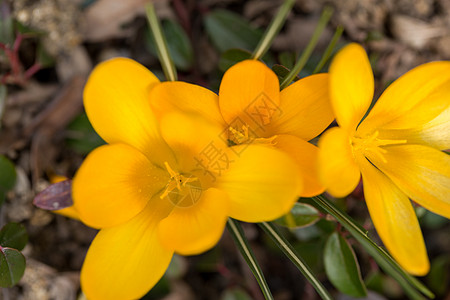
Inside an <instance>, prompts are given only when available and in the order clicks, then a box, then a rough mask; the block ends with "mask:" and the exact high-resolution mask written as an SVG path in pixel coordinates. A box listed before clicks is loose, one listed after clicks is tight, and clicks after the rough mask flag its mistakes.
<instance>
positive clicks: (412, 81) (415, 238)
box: [319, 44, 450, 275]
mask: <svg viewBox="0 0 450 300" xmlns="http://www.w3.org/2000/svg"><path fill="white" fill-rule="evenodd" d="M329 74H330V97H331V103H332V106H333V110H334V113H335V116H336V120H337V122H338V124H339V127H334V128H332V129H330V130H328V131H326V132H325V133H324V135H323V136H322V137H321V139H320V141H319V148H320V152H319V175H320V178H321V180H322V182H323V183H324V185H325V187H326V188H327V190H328V192H329V193H330V194H332V195H333V196H335V197H343V196H346V195H348V194H349V193H350V192H351V191H353V189H354V188H355V187H356V186H357V184H358V183H359V181H360V177H361V175H362V181H363V185H364V195H365V199H366V203H367V207H368V209H369V213H370V216H371V218H372V221H373V223H374V225H375V228H376V230H377V232H378V234H379V236H380V237H381V239H382V240H383V243H384V245H385V246H386V248H387V249H388V250H389V252H390V253H391V254H392V256H393V257H394V258H395V259H396V260H397V261H398V262H399V264H400V265H401V266H403V267H404V268H405V269H406V270H407V271H408V272H410V273H411V274H414V275H425V274H426V273H427V272H428V271H429V261H428V257H427V253H426V248H425V244H424V241H423V237H422V234H421V230H420V227H419V223H418V221H417V217H416V215H415V212H414V209H413V206H412V205H411V202H410V200H409V199H411V200H413V201H415V202H417V203H418V204H420V205H422V206H423V207H425V208H427V209H428V210H430V211H432V212H434V213H436V214H439V215H442V216H444V217H447V218H449V217H450V156H449V155H448V154H446V153H444V152H443V151H441V150H445V149H449V148H450V127H449V126H450V62H448V61H440V62H431V63H427V64H424V65H421V66H419V67H417V68H415V69H413V70H411V71H409V72H408V73H406V74H405V75H403V76H402V77H400V78H399V79H397V80H396V81H395V82H394V83H392V84H391V85H390V86H389V87H388V88H387V89H386V91H384V93H383V94H382V95H381V96H380V98H379V99H378V101H377V102H376V104H375V105H374V107H373V109H372V110H371V111H370V112H369V114H368V115H367V117H366V118H365V119H363V117H364V115H365V114H366V112H367V110H368V108H369V106H370V104H371V101H372V98H373V92H374V79H373V74H372V70H371V67H370V64H369V60H368V57H367V54H366V52H365V51H364V49H363V48H362V47H361V46H359V45H357V44H350V45H348V46H346V47H345V48H344V49H342V50H341V51H340V52H339V53H338V54H337V55H336V57H335V58H334V60H333V62H332V64H331V66H330V72H329ZM408 198H409V199H408Z"/></svg>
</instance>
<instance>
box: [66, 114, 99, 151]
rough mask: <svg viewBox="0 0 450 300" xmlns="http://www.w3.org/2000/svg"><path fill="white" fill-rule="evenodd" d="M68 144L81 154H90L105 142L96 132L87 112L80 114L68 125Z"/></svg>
mask: <svg viewBox="0 0 450 300" xmlns="http://www.w3.org/2000/svg"><path fill="white" fill-rule="evenodd" d="M66 143H67V145H68V146H69V147H70V148H72V149H73V150H75V151H76V152H78V153H80V154H88V153H89V152H91V151H92V150H94V149H95V148H97V147H99V146H101V145H103V144H105V142H104V141H103V140H102V138H101V137H100V136H99V135H98V134H97V133H96V132H95V130H94V128H93V127H92V125H91V123H90V122H89V119H88V117H87V115H86V114H85V113H83V114H81V115H79V116H78V117H76V118H75V120H73V121H72V123H70V124H69V126H67V131H66Z"/></svg>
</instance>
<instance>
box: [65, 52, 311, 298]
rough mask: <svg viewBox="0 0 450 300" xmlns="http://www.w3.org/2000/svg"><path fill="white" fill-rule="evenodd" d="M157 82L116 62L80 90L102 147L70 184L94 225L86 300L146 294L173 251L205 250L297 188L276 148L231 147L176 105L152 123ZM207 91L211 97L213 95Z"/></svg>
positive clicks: (84, 280) (279, 207)
mask: <svg viewBox="0 0 450 300" xmlns="http://www.w3.org/2000/svg"><path fill="white" fill-rule="evenodd" d="M159 85H161V83H160V82H159V80H158V79H157V78H156V77H155V76H154V75H153V74H152V73H151V72H150V71H148V70H147V69H146V68H144V67H143V66H141V65H140V64H138V63H137V62H134V61H132V60H129V59H125V58H117V59H112V60H109V61H107V62H104V63H101V64H100V65H98V66H97V67H96V68H95V69H94V71H93V72H92V74H91V76H90V78H89V80H88V82H87V84H86V87H85V90H84V105H85V109H86V112H87V115H88V117H89V120H90V122H91V123H92V125H93V127H94V128H95V130H96V131H97V132H98V133H99V135H100V136H101V137H102V138H103V139H104V140H105V141H106V142H107V143H108V145H104V146H101V147H99V148H97V149H95V150H94V151H93V152H91V153H90V154H89V155H88V157H87V158H86V160H85V161H84V162H83V164H82V165H81V167H80V169H79V170H78V172H77V173H76V175H75V177H74V180H73V189H72V196H73V200H74V207H75V210H76V212H77V213H78V216H79V218H80V219H81V220H82V221H83V222H84V223H86V224H87V225H89V226H92V227H95V228H99V229H100V232H99V233H98V234H97V236H96V237H95V239H94V241H93V242H92V244H91V246H90V248H89V251H88V253H87V256H86V259H85V262H84V265H83V268H82V271H81V285H82V289H83V291H84V292H85V294H86V296H87V298H88V299H90V300H114V299H120V300H126V299H136V298H139V297H141V296H143V295H144V294H145V293H146V292H147V291H148V290H149V289H151V288H152V287H153V285H154V284H156V282H157V281H158V280H159V279H160V278H161V276H162V275H163V274H164V272H165V270H166V268H167V266H168V264H169V262H170V260H171V258H172V255H173V253H174V252H176V253H179V254H182V255H193V254H198V253H201V252H203V251H206V250H208V249H210V248H211V247H213V246H214V245H215V244H216V243H217V242H218V240H219V239H220V237H221V235H222V232H223V230H224V226H225V223H226V220H227V218H228V217H229V216H230V217H233V218H236V219H239V220H242V221H246V222H261V221H269V220H273V219H274V218H277V217H279V216H281V215H283V214H285V213H287V212H288V211H289V210H290V208H291V207H292V205H293V204H294V203H295V201H296V200H297V195H298V193H299V190H300V189H301V185H302V181H301V178H300V177H299V176H298V174H297V171H296V170H295V168H293V167H292V165H293V164H295V163H294V162H293V161H292V159H291V158H290V157H289V156H288V155H286V154H284V153H283V152H281V151H278V150H276V149H273V148H270V147H267V146H264V145H250V146H248V147H246V149H245V150H243V149H241V148H242V146H235V147H228V145H227V144H226V142H225V141H223V139H221V137H220V135H221V133H222V128H221V127H220V126H217V124H215V123H212V122H211V121H210V120H208V119H206V118H204V117H201V116H200V115H198V114H193V113H180V112H176V111H174V112H170V113H166V114H165V115H164V116H162V117H161V118H160V119H159V120H158V121H157V120H156V118H155V115H154V113H153V111H152V109H151V106H150V102H151V101H152V100H153V99H152V97H154V94H153V93H152V90H153V89H155V88H156V87H158V86H159ZM190 87H191V88H192V89H193V90H196V89H199V90H204V89H202V88H200V87H196V86H190ZM172 92H174V93H177V92H179V91H176V88H175V89H174V91H172ZM184 96H185V97H186V98H189V99H192V98H191V95H189V94H185V95H184ZM205 97H212V99H211V100H214V101H217V99H216V98H217V96H214V94H213V93H208V94H205ZM235 152H239V153H240V154H239V156H238V155H236V154H235Z"/></svg>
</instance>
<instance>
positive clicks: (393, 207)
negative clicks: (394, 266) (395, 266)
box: [361, 161, 430, 276]
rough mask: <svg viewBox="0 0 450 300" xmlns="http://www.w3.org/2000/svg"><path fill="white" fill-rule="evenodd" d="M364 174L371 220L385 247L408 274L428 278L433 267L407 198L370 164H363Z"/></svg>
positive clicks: (365, 193)
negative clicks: (427, 275)
mask: <svg viewBox="0 0 450 300" xmlns="http://www.w3.org/2000/svg"><path fill="white" fill-rule="evenodd" d="M361 171H362V176H363V183H364V196H365V198H366V203H367V207H368V209H369V212H370V217H371V219H372V221H373V223H374V225H375V228H376V230H377V232H378V235H379V236H380V237H381V240H382V241H383V243H384V245H385V246H386V248H387V249H388V250H389V252H390V253H391V254H392V256H393V257H394V258H395V260H396V261H397V262H398V263H399V264H400V265H401V266H402V267H403V268H405V270H407V271H408V272H409V273H411V274H413V275H417V276H423V275H425V274H426V273H428V270H429V268H430V264H429V261H428V257H427V251H426V248H425V244H424V241H423V237H422V233H421V231H420V227H419V222H418V221H417V217H416V214H415V212H414V209H413V207H412V205H411V202H410V201H409V199H408V197H407V196H406V195H405V194H404V193H403V192H401V191H400V190H399V189H398V188H397V187H396V186H395V185H394V184H393V183H392V181H391V180H389V178H387V177H386V176H385V175H384V174H382V173H381V172H380V171H378V170H377V169H376V168H375V167H373V166H372V165H371V164H370V163H369V162H367V161H366V162H365V163H364V165H363V166H362V168H361Z"/></svg>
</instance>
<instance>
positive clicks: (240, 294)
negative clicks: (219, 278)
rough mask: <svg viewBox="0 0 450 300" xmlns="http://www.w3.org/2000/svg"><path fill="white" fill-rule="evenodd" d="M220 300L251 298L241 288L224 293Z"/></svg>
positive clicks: (244, 299)
mask: <svg viewBox="0 0 450 300" xmlns="http://www.w3.org/2000/svg"><path fill="white" fill-rule="evenodd" d="M221 300H252V297H250V296H249V295H248V294H247V293H246V292H245V291H244V290H243V289H241V288H232V289H227V290H226V291H225V293H224V294H223V296H222V297H221Z"/></svg>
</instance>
